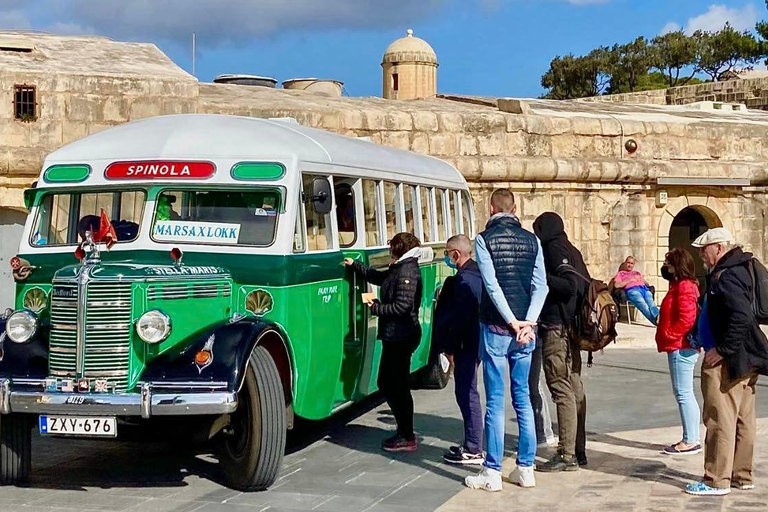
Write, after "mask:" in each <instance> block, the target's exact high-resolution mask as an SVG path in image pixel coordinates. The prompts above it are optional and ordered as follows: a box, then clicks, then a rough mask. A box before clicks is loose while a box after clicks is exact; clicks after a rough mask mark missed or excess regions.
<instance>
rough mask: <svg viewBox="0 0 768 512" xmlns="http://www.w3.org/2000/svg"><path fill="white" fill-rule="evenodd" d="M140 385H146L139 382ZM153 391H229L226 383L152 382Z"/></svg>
mask: <svg viewBox="0 0 768 512" xmlns="http://www.w3.org/2000/svg"><path fill="white" fill-rule="evenodd" d="M139 384H140V385H143V384H145V383H144V382H139ZM150 384H151V385H152V389H155V390H157V389H227V388H228V387H229V385H228V384H227V383H226V382H214V381H211V382H162V381H161V382H151V383H150Z"/></svg>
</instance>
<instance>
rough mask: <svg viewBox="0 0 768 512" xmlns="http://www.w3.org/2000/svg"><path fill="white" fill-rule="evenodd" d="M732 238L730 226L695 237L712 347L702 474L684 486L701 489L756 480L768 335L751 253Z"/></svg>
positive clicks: (705, 384)
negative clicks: (758, 398)
mask: <svg viewBox="0 0 768 512" xmlns="http://www.w3.org/2000/svg"><path fill="white" fill-rule="evenodd" d="M732 241H733V236H732V235H731V232H730V231H728V230H727V229H725V228H714V229H710V230H709V231H707V232H706V233H704V234H703V235H701V236H700V237H699V238H697V239H696V240H694V242H693V243H692V244H691V245H693V246H694V247H698V248H699V255H700V256H701V259H702V261H703V262H704V265H705V266H706V267H707V269H708V270H709V274H708V275H707V292H706V294H705V296H704V302H703V304H702V309H701V312H700V314H699V321H698V329H699V339H700V340H701V343H702V346H703V348H704V350H705V351H706V352H705V355H704V363H703V364H702V366H701V391H702V395H703V396H704V408H703V416H704V426H705V427H706V428H707V435H706V438H705V442H704V478H703V479H702V481H701V482H696V483H692V484H689V485H688V486H686V489H685V490H686V492H687V493H689V494H694V495H697V496H722V495H725V494H729V493H730V492H731V487H736V488H738V489H754V487H755V486H754V481H753V471H754V464H753V456H754V446H755V434H756V431H757V423H756V420H755V384H756V383H757V376H758V374H762V375H768V341H767V340H766V338H765V335H764V334H763V332H762V331H761V330H760V325H759V324H758V323H757V319H756V318H755V313H754V311H753V309H752V308H753V305H752V297H753V291H754V284H753V281H752V271H751V268H750V265H751V262H752V254H751V253H748V252H744V251H742V250H741V248H740V247H731V243H732Z"/></svg>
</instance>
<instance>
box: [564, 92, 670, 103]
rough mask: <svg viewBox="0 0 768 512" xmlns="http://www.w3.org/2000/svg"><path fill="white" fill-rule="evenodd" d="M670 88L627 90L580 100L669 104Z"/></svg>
mask: <svg viewBox="0 0 768 512" xmlns="http://www.w3.org/2000/svg"><path fill="white" fill-rule="evenodd" d="M668 90H669V89H656V90H653V91H640V92H627V93H622V94H606V95H604V96H592V97H589V98H580V99H579V101H588V102H606V101H607V102H612V103H632V104H636V105H668V103H667V91H668Z"/></svg>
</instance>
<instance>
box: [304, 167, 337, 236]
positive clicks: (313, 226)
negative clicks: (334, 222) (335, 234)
mask: <svg viewBox="0 0 768 512" xmlns="http://www.w3.org/2000/svg"><path fill="white" fill-rule="evenodd" d="M317 177H318V176H314V175H311V174H303V175H302V176H301V180H302V187H303V189H304V199H305V200H304V219H305V221H306V226H307V250H308V251H325V250H328V249H331V248H332V246H333V238H332V234H331V216H330V214H325V215H320V214H318V213H316V212H315V209H314V208H313V207H312V201H311V200H309V198H311V197H312V180H313V179H315V178H317Z"/></svg>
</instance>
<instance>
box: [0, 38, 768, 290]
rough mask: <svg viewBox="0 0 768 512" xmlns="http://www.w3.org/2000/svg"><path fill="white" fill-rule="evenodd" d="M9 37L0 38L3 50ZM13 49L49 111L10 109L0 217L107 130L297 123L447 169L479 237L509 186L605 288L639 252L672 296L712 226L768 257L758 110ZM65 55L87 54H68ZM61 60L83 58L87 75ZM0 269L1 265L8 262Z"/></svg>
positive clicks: (102, 43)
mask: <svg viewBox="0 0 768 512" xmlns="http://www.w3.org/2000/svg"><path fill="white" fill-rule="evenodd" d="M6 37H10V36H6V35H0V43H1V42H2V41H3V40H5V38H6ZM13 37H16V38H21V39H24V38H27V40H28V41H32V42H33V45H34V46H35V47H36V48H39V50H36V51H39V52H40V53H41V54H45V55H47V57H46V58H47V59H49V60H47V61H45V62H48V64H47V67H43V68H42V69H44V70H45V71H40V72H38V73H37V74H31V73H29V72H27V73H26V74H23V73H22V72H21V71H18V68H19V67H21V66H22V65H21V63H23V62H24V61H23V60H21V59H23V58H25V57H29V56H30V53H19V54H18V55H17V54H16V53H10V52H9V53H8V54H6V53H4V51H2V50H1V48H2V46H3V45H2V44H0V63H5V62H6V59H7V61H8V62H11V61H12V60H14V59H16V62H17V64H16V67H15V68H13V69H14V70H13V71H9V67H8V66H6V65H3V66H0V94H6V97H7V99H9V101H10V98H11V97H12V95H13V91H14V90H15V87H16V86H17V85H31V86H35V87H36V91H37V97H36V102H37V104H38V106H39V110H38V111H37V112H36V117H35V120H34V121H30V120H26V121H22V120H18V119H14V111H13V110H12V109H10V108H8V107H7V105H6V107H0V109H2V110H0V126H2V130H0V136H2V140H3V142H4V144H3V150H4V151H3V155H4V158H5V160H4V162H5V163H4V164H3V167H2V168H1V169H2V170H1V171H0V207H2V208H4V210H3V211H8V208H13V209H14V211H16V212H18V211H20V210H21V209H22V208H23V207H22V206H21V205H22V204H23V202H22V195H21V192H22V188H23V187H25V186H28V185H29V184H30V183H31V182H32V180H33V179H34V176H35V175H36V174H37V173H38V172H39V170H40V166H41V165H42V158H43V155H44V154H45V153H47V152H49V151H52V150H54V149H56V148H57V147H58V146H60V145H62V144H64V143H65V142H68V141H70V140H73V139H74V138H77V137H79V136H82V135H85V134H87V133H92V132H94V131H97V130H99V129H102V128H103V127H104V126H106V125H111V124H117V123H121V122H124V121H128V120H131V119H136V118H139V117H146V116H150V115H159V114H163V113H170V112H201V113H222V114H233V115H244V116H254V117H293V118H295V119H296V120H297V121H298V122H299V123H301V124H304V125H308V126H314V127H319V128H324V129H327V130H331V131H334V132H338V133H342V134H346V135H351V136H362V137H369V138H370V139H371V140H372V141H374V142H376V143H380V144H384V145H388V146H393V147H398V148H402V149H410V150H412V151H417V152H420V153H424V154H429V155H433V156H436V157H438V158H442V159H444V160H446V161H448V162H450V163H451V164H453V165H454V166H456V167H457V168H458V169H459V170H460V171H461V172H462V173H463V175H464V176H465V177H466V178H467V180H468V182H469V183H470V187H471V189H472V192H473V195H474V197H475V201H476V214H477V218H478V221H479V223H480V224H481V225H482V223H483V222H484V221H485V219H486V218H487V216H488V210H489V206H488V202H487V198H488V195H489V193H490V191H491V190H493V189H494V188H496V187H502V186H503V187H509V188H511V189H512V190H513V191H514V192H515V194H516V196H517V197H518V204H519V213H520V215H521V218H522V219H523V222H524V223H525V224H526V225H527V226H530V225H531V223H532V221H533V219H534V218H535V217H536V216H537V215H539V214H540V213H542V212H544V211H547V210H552V211H556V212H558V213H560V214H561V215H562V216H563V217H564V219H565V222H566V229H567V231H568V233H569V235H570V237H571V239H572V240H573V241H574V243H575V244H576V245H577V246H578V247H580V248H581V249H582V251H583V252H584V255H585V258H586V261H587V264H588V265H589V267H590V270H591V272H592V273H593V274H594V275H595V276H598V277H601V278H603V279H605V280H608V279H610V278H611V277H612V275H613V274H614V273H615V272H616V269H617V267H618V265H619V263H620V262H621V261H623V260H624V258H625V257H626V256H627V255H629V254H632V255H634V256H635V257H636V258H637V259H638V269H639V270H641V271H642V272H644V273H645V274H646V275H647V277H648V280H649V281H650V282H651V283H652V284H656V285H658V286H659V288H660V291H662V292H663V291H664V289H665V283H664V282H663V281H662V280H661V279H659V277H658V268H659V266H660V265H661V262H662V261H663V258H664V254H665V253H666V252H667V251H668V250H669V248H670V247H675V246H688V244H689V242H690V240H691V239H692V238H693V237H695V236H696V235H698V233H700V232H701V231H702V230H704V229H707V228H708V227H714V226H725V227H728V228H729V229H731V230H732V231H733V232H734V233H735V234H736V237H737V241H738V242H739V243H741V244H743V245H744V246H745V247H746V248H747V249H750V250H753V251H755V252H756V253H757V255H758V256H760V257H765V256H768V254H765V253H764V249H763V247H764V246H765V241H766V238H767V237H768V223H766V220H765V214H766V206H765V205H766V192H767V191H768V188H766V186H768V168H767V166H766V162H768V143H766V141H768V113H765V112H762V111H747V110H746V109H744V110H733V109H728V110H724V109H714V108H713V106H712V104H711V103H710V104H704V105H690V106H662V105H631V104H624V103H611V102H608V103H606V102H581V101H563V102H558V101H545V100H530V101H518V100H510V99H497V98H477V97H461V96H447V95H442V96H436V97H434V98H426V99H419V100H411V101H404V100H388V99H382V98H348V97H327V96H319V95H315V94H312V93H310V92H307V91H299V90H281V89H271V88H264V87H249V86H243V85H231V84H198V83H197V82H196V81H195V80H194V78H192V77H191V76H189V75H187V74H185V73H184V72H183V71H182V70H180V69H179V68H178V67H176V66H175V65H174V64H173V63H172V62H170V61H169V60H168V59H167V58H166V57H165V56H164V55H162V54H161V53H160V52H159V51H158V50H157V49H156V48H155V47H153V46H151V45H135V44H125V43H116V42H113V41H109V40H106V39H98V38H57V37H54V36H39V35H35V36H21V35H16V36H13ZM70 45H72V46H73V48H77V49H79V50H70V49H65V48H69V47H70ZM97 47H99V48H101V49H99V50H96V48H97ZM87 48H92V49H91V50H89V51H85V49H87ZM107 49H110V50H109V51H107ZM57 52H62V53H63V54H64V55H72V56H74V55H75V54H77V55H78V60H77V65H75V64H74V63H73V62H72V61H70V60H69V58H64V57H63V56H54V54H56V53H57ZM40 58H41V59H42V57H40ZM91 60H93V62H91ZM137 60H141V62H142V63H141V64H137ZM54 62H57V63H59V64H57V66H61V68H62V69H63V70H65V71H61V72H60V71H58V68H57V67H56V66H54ZM68 62H69V64H68ZM41 66H42V65H41ZM113 67H114V69H112V68H113ZM29 69H34V68H32V67H30V68H29ZM110 69H111V70H112V71H111V73H112V74H108V70H110ZM76 70H80V73H81V74H76V73H74V71H76ZM91 70H96V71H95V72H94V73H93V74H92V75H91V74H89V73H90V71H91ZM131 70H135V73H136V74H131V72H132V71H131ZM0 103H2V102H0ZM16 215H18V217H21V214H20V213H17V214H16ZM14 221H15V220H14ZM19 221H20V218H19ZM0 229H6V233H10V232H9V231H8V228H7V227H6V228H2V227H0ZM0 240H2V242H0V243H2V244H3V245H2V246H1V247H2V253H3V254H12V253H13V251H15V246H16V240H14V239H13V236H7V237H6V236H4V237H3V238H2V239H0ZM5 268H7V262H2V263H0V270H5ZM3 284H4V283H0V287H2V286H3Z"/></svg>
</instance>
